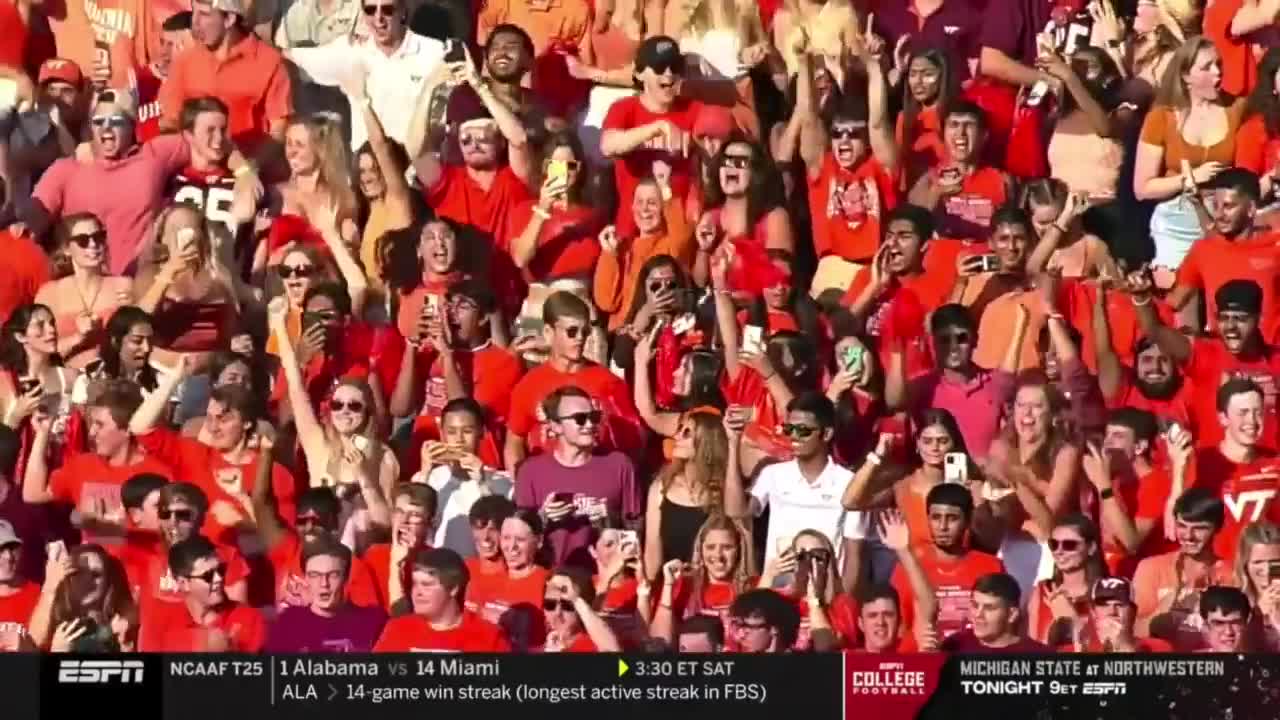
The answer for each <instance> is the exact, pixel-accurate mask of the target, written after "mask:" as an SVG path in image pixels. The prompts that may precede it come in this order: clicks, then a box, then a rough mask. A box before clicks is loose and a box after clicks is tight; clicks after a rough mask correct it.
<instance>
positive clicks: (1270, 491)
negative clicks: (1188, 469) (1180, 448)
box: [1174, 377, 1280, 560]
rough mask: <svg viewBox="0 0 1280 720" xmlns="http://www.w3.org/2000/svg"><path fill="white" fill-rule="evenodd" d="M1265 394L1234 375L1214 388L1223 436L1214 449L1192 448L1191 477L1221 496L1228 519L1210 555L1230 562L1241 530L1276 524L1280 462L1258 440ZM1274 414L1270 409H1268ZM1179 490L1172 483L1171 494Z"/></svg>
mask: <svg viewBox="0 0 1280 720" xmlns="http://www.w3.org/2000/svg"><path fill="white" fill-rule="evenodd" d="M1266 412H1267V411H1266V410H1265V409H1264V406H1263V392H1262V388H1261V387H1259V386H1258V385H1257V384H1256V383H1255V382H1253V381H1252V380H1248V379H1245V378H1240V377H1234V378H1232V379H1230V380H1227V381H1226V382H1225V383H1223V384H1222V387H1220V388H1218V424H1219V425H1220V426H1221V427H1222V429H1223V437H1222V440H1220V441H1219V442H1218V443H1217V445H1215V446H1211V447H1204V446H1201V447H1199V448H1197V449H1196V453H1195V460H1194V463H1193V466H1192V471H1193V475H1192V477H1191V478H1189V480H1190V482H1191V484H1192V485H1194V486H1195V487H1196V488H1204V489H1207V490H1209V491H1210V492H1212V493H1213V494H1214V495H1215V496H1217V497H1220V498H1222V502H1223V504H1224V505H1225V506H1226V510H1227V512H1226V518H1225V520H1224V521H1223V524H1222V528H1221V530H1220V532H1219V533H1218V536H1217V539H1216V540H1215V541H1214V552H1216V553H1217V554H1218V555H1219V556H1221V557H1223V558H1226V559H1227V560H1231V559H1233V558H1234V557H1235V552H1236V539H1237V538H1238V537H1239V536H1240V532H1241V531H1242V530H1244V528H1245V526H1246V525H1248V524H1250V523H1254V522H1258V521H1260V520H1269V521H1271V522H1280V502H1277V501H1276V495H1277V494H1280V458H1277V457H1276V452H1275V450H1273V449H1272V447H1273V446H1267V447H1263V446H1262V444H1261V442H1260V437H1261V435H1262V427H1263V423H1264V420H1263V417H1264V413H1266ZM1271 412H1272V413H1274V412H1275V411H1274V410H1271ZM1179 490H1181V487H1179V486H1178V485H1176V484H1175V485H1174V491H1175V492H1176V491H1179Z"/></svg>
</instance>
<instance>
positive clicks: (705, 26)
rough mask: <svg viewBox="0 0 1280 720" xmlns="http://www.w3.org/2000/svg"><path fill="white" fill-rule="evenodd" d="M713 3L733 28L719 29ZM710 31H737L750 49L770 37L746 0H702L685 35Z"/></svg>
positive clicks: (755, 8)
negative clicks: (713, 11)
mask: <svg viewBox="0 0 1280 720" xmlns="http://www.w3.org/2000/svg"><path fill="white" fill-rule="evenodd" d="M837 1H847V0H837ZM712 3H716V4H717V5H718V7H719V10H720V16H721V17H727V18H733V26H732V27H718V26H717V25H716V22H715V14H714V13H712V9H713V6H712ZM710 30H733V31H735V32H736V33H737V35H738V39H739V41H740V42H741V43H742V47H750V46H752V45H755V44H756V43H759V42H763V41H764V40H766V39H767V37H768V36H766V35H765V32H764V25H763V23H761V21H760V10H759V8H758V7H756V4H755V3H751V2H745V0H701V2H699V3H698V6H697V7H695V8H694V9H693V13H692V14H691V15H690V16H689V23H688V25H686V26H685V29H684V34H685V35H686V36H688V37H694V38H700V37H702V36H703V35H705V34H706V33H707V32H708V31H710ZM676 40H677V41H679V40H680V38H676Z"/></svg>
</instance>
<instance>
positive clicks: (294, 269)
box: [276, 265, 316, 278]
mask: <svg viewBox="0 0 1280 720" xmlns="http://www.w3.org/2000/svg"><path fill="white" fill-rule="evenodd" d="M315 272H316V266H315V265H277V266H276V273H277V274H278V275H280V277H282V278H295V277H296V278H309V277H311V276H312V275H314V274H315Z"/></svg>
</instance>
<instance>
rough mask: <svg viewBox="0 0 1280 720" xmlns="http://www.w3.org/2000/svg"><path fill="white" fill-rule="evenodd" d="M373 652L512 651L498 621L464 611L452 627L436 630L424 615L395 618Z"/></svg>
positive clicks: (384, 629)
mask: <svg viewBox="0 0 1280 720" xmlns="http://www.w3.org/2000/svg"><path fill="white" fill-rule="evenodd" d="M373 651H374V652H437V653H438V652H475V653H505V652H511V645H510V644H508V643H507V639H506V638H505V637H504V636H503V635H502V631H501V630H499V629H498V626H497V625H494V624H493V623H491V622H487V621H485V620H483V619H481V618H480V617H479V616H477V615H476V614H475V613H472V612H467V611H463V613H462V621H461V622H460V623H459V624H458V626H457V627H455V628H451V629H449V630H436V629H435V628H433V627H431V623H430V622H429V621H428V620H427V619H426V618H424V617H422V616H421V615H402V616H400V617H397V618H392V619H391V620H390V621H389V622H387V625H386V627H384V628H383V629H382V635H381V636H380V637H379V638H378V642H377V643H375V644H374V646H373Z"/></svg>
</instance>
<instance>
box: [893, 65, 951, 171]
mask: <svg viewBox="0 0 1280 720" xmlns="http://www.w3.org/2000/svg"><path fill="white" fill-rule="evenodd" d="M904 79H905V80H906V82H904V83H903V92H902V112H901V113H900V114H899V115H898V124H897V128H896V129H895V134H894V137H895V139H896V140H897V143H898V147H899V148H901V149H902V150H901V151H902V153H903V157H902V158H901V160H900V163H901V171H900V172H899V175H898V190H899V191H901V192H903V193H905V192H907V191H908V190H910V189H911V188H913V187H915V184H916V181H917V180H919V179H920V176H922V175H924V174H925V173H926V172H928V171H929V168H934V167H939V166H940V165H942V163H943V161H944V160H945V159H946V157H947V153H946V149H945V148H944V147H943V145H942V125H941V118H940V117H939V111H940V109H941V108H945V107H946V106H947V103H949V102H951V98H953V97H955V94H956V87H955V75H954V74H953V73H952V72H951V66H950V63H948V62H947V56H946V54H944V53H943V52H942V51H941V50H935V49H933V48H925V49H922V50H917V51H916V52H914V53H912V55H911V59H910V60H909V61H907V76H906V78H904Z"/></svg>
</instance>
